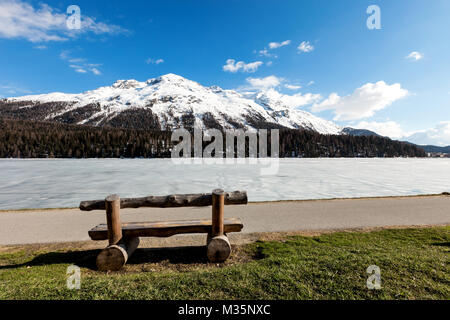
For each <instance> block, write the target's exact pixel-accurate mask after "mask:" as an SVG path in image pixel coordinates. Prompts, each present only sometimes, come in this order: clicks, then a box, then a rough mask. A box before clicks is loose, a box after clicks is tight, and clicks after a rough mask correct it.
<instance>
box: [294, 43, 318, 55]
mask: <svg viewBox="0 0 450 320" xmlns="http://www.w3.org/2000/svg"><path fill="white" fill-rule="evenodd" d="M297 49H298V53H303V52H305V53H307V52H311V51H313V50H314V46H313V45H312V44H310V43H309V41H303V42H302V43H300V44H299V46H298V47H297Z"/></svg>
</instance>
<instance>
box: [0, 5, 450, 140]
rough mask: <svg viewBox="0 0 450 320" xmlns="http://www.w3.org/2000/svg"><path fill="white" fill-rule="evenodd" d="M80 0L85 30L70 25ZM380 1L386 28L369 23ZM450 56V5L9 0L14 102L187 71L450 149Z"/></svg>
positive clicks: (5, 53)
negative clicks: (280, 95) (69, 15)
mask: <svg viewBox="0 0 450 320" xmlns="http://www.w3.org/2000/svg"><path fill="white" fill-rule="evenodd" d="M72 4H76V5H78V6H79V7H80V9H81V15H82V21H83V23H82V29H81V30H68V29H67V27H66V24H65V19H66V18H67V16H66V9H67V7H68V6H69V5H72ZM370 5H378V6H379V8H380V12H381V29H374V30H369V29H368V28H367V23H366V20H367V19H368V18H369V16H370V14H367V12H366V10H367V8H368V6H370ZM449 57H450V1H448V0H433V1H423V0H408V1H400V0H398V1H392V0H391V1H380V0H372V1H364V0H340V1H331V0H329V1H324V0H315V1H313V0H311V1H306V0H305V1H299V0H296V1H279V0H278V1H276V0H274V1H264V0H258V1H244V0H240V1H234V0H226V1H225V0H223V1H219V0H195V1H194V0H192V1H188V0H179V1H170V0H164V1H162V0H161V1H95V2H94V1H64V0H60V1H45V0H44V1H22V0H0V96H3V97H10V96H21V95H28V94H38V93H48V92H54V91H62V92H69V93H77V92H82V91H86V90H91V89H95V88H98V87H100V86H106V85H111V84H112V83H114V82H115V81H116V80H118V79H137V80H141V81H142V80H146V79H149V78H153V77H157V76H159V75H162V74H167V73H176V74H179V75H181V76H184V77H186V78H188V79H191V80H195V81H197V82H199V83H201V84H203V85H206V86H209V85H219V86H221V87H223V88H226V89H239V90H248V89H260V88H264V89H266V90H267V89H271V90H277V91H279V92H281V93H283V94H286V95H292V96H294V98H293V101H297V102H298V103H297V104H295V107H299V108H302V109H304V110H306V111H312V112H313V113H314V114H315V115H317V116H320V117H322V118H325V119H329V120H334V121H335V122H337V123H338V124H340V125H351V126H355V127H365V128H368V129H373V130H375V131H377V132H379V133H381V134H385V135H389V136H391V137H393V138H399V139H400V138H402V139H409V140H411V141H414V142H418V143H429V142H430V143H434V144H441V145H443V144H446V145H447V144H448V145H450V76H449V75H450V59H449ZM231 59H232V60H234V62H233V61H232V60H231ZM227 61H228V63H227ZM227 64H228V67H225V68H224V66H226V65H227ZM330 95H331V96H330Z"/></svg>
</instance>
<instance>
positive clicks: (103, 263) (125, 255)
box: [97, 194, 139, 271]
mask: <svg viewBox="0 0 450 320" xmlns="http://www.w3.org/2000/svg"><path fill="white" fill-rule="evenodd" d="M105 208H106V223H107V225H108V240H109V246H108V247H107V248H105V249H103V250H102V252H100V254H99V255H98V256H97V268H98V270H100V271H118V270H120V269H121V268H122V267H123V266H124V265H125V263H127V261H128V259H129V258H130V256H131V255H132V254H133V252H134V251H135V250H136V248H137V247H138V246H139V238H137V237H136V238H122V222H121V220H120V197H119V196H118V195H116V194H114V195H110V196H108V197H107V198H106V199H105Z"/></svg>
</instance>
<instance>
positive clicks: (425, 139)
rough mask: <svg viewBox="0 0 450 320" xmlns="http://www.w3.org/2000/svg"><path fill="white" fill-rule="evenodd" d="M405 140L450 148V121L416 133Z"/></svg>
mask: <svg viewBox="0 0 450 320" xmlns="http://www.w3.org/2000/svg"><path fill="white" fill-rule="evenodd" d="M405 139H406V140H407V141H410V142H413V143H416V144H420V145H436V146H450V121H442V122H440V123H439V124H437V125H436V126H435V127H434V128H430V129H426V130H420V131H416V132H414V133H413V134H411V135H409V136H408V137H406V138H405Z"/></svg>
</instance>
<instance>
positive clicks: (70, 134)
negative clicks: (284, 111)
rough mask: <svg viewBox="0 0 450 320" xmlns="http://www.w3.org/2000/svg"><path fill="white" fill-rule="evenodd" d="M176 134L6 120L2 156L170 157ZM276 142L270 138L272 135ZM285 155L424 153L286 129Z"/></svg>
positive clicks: (0, 132)
mask: <svg viewBox="0 0 450 320" xmlns="http://www.w3.org/2000/svg"><path fill="white" fill-rule="evenodd" d="M170 138H171V133H170V132H167V131H155V130H152V131H150V130H135V129H124V128H112V127H102V128H98V127H91V126H77V125H68V124H60V123H47V122H36V121H26V120H10V119H1V118H0V158H11V157H12V158H47V157H48V158H119V157H125V158H136V157H145V158H153V157H170V149H171V146H172V144H171V143H170ZM269 141H270V139H269ZM280 156H281V157H292V156H294V157H400V156H409V157H424V156H425V152H424V151H423V150H422V149H420V148H417V147H416V146H414V145H411V144H408V143H403V142H398V141H392V140H390V139H388V138H382V137H377V136H368V137H366V136H350V135H321V134H319V133H316V132H312V131H308V130H290V129H282V130H280Z"/></svg>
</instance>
